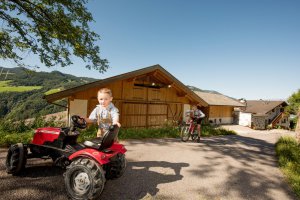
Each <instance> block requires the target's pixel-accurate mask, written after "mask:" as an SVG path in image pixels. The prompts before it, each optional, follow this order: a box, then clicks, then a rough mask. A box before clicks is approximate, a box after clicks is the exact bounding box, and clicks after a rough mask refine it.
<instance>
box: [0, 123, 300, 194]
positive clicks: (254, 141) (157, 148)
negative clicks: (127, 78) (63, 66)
mask: <svg viewBox="0 0 300 200" xmlns="http://www.w3.org/2000/svg"><path fill="white" fill-rule="evenodd" d="M225 128H228V129H234V130H237V131H238V132H239V133H240V134H239V135H234V136H222V137H211V138H204V139H203V140H202V141H201V143H194V142H186V143H183V142H180V140H179V139H153V140H127V141H125V142H123V143H124V144H125V145H126V148H127V149H128V152H127V153H126V156H127V159H128V165H127V169H126V172H125V174H124V176H122V177H121V178H119V179H116V180H109V181H107V182H106V185H105V188H104V191H103V193H102V196H101V199H105V200H114V199H120V200H125V199H132V200H134V199H147V200H148V199H164V200H165V199H166V200H168V199H170V200H171V199H172V200H177V199H178V200H185V199H186V200H192V199H197V200H206V199H207V200H210V199H213V200H225V199H236V200H239V199H264V200H269V199H270V200H271V199H272V200H273V199H275V200H276V199H278V200H282V199H285V200H288V199H297V198H296V197H295V196H294V194H293V193H292V192H291V189H290V188H289V186H288V185H287V183H286V181H285V179H284V177H283V175H282V173H281V172H280V170H279V169H278V166H277V162H276V158H275V153H274V142H275V141H276V140H277V139H278V138H279V137H280V135H282V134H292V135H293V134H294V133H293V132H288V131H280V130H277V131H276V130H275V131H274V130H272V131H253V130H251V129H247V128H244V127H240V126H225ZM5 156H6V149H0V160H1V162H0V199H9V200H14V199H22V200H24V199H31V200H34V199H55V200H65V199H68V198H67V197H66V195H65V190H64V182H63V176H62V175H63V171H62V170H60V169H59V168H55V167H52V166H51V162H50V161H37V160H35V161H33V160H32V161H29V162H28V167H27V168H26V171H25V172H26V173H24V175H22V176H21V177H13V176H11V175H7V174H6V173H5V167H4V162H5Z"/></svg>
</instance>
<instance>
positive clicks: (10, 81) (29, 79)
mask: <svg viewBox="0 0 300 200" xmlns="http://www.w3.org/2000/svg"><path fill="white" fill-rule="evenodd" d="M7 72H8V73H7ZM96 80H97V79H93V78H86V77H76V76H73V75H69V74H64V73H61V72H59V71H53V72H36V71H32V70H28V69H25V68H0V118H3V117H7V118H11V119H15V120H21V119H27V118H31V117H36V116H38V115H46V114H50V113H54V112H60V111H63V110H65V109H66V108H64V107H60V106H56V105H53V104H49V103H47V102H46V100H44V99H43V98H42V97H43V96H44V94H46V93H47V94H49V93H52V92H56V91H60V90H64V89H68V88H72V87H75V86H78V85H82V84H86V83H89V82H93V81H96ZM16 91H18V92H16ZM59 103H60V104H62V105H67V104H66V101H64V100H62V101H60V102H59Z"/></svg>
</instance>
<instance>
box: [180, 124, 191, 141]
mask: <svg viewBox="0 0 300 200" xmlns="http://www.w3.org/2000/svg"><path fill="white" fill-rule="evenodd" d="M189 129H190V127H189V126H182V127H181V140H182V141H183V142H186V141H188V140H189V138H190V133H189Z"/></svg>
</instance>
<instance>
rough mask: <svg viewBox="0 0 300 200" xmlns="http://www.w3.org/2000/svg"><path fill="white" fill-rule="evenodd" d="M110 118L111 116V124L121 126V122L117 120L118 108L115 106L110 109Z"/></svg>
mask: <svg viewBox="0 0 300 200" xmlns="http://www.w3.org/2000/svg"><path fill="white" fill-rule="evenodd" d="M111 118H112V124H113V125H117V126H118V127H121V124H120V122H119V110H118V109H117V108H114V109H113V110H112V111H111Z"/></svg>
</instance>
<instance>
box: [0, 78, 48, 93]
mask: <svg viewBox="0 0 300 200" xmlns="http://www.w3.org/2000/svg"><path fill="white" fill-rule="evenodd" d="M10 82H11V81H0V92H27V91H31V90H38V89H41V88H42V86H10V85H9V83H10Z"/></svg>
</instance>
